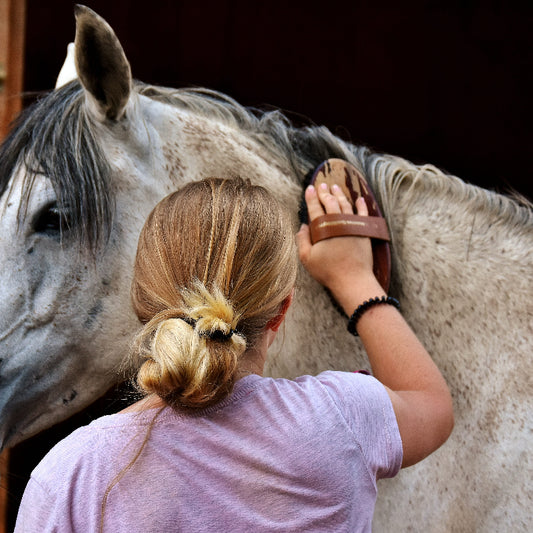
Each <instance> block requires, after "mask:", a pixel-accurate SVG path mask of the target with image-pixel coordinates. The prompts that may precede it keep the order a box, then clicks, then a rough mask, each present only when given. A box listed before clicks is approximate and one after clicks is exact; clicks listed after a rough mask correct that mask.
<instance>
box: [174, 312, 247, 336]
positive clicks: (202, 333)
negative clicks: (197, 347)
mask: <svg viewBox="0 0 533 533" xmlns="http://www.w3.org/2000/svg"><path fill="white" fill-rule="evenodd" d="M178 318H179V319H180V320H183V322H185V323H187V324H189V326H191V327H192V328H195V327H196V323H197V322H198V320H195V319H194V318H190V317H187V316H180V317H178ZM200 318H201V317H200ZM234 333H237V331H236V330H234V329H233V328H232V329H230V330H229V331H228V333H224V332H223V331H221V330H220V329H215V330H213V331H200V332H198V335H199V336H200V337H209V338H210V339H211V340H214V341H228V340H230V339H231V337H232V336H233V334H234Z"/></svg>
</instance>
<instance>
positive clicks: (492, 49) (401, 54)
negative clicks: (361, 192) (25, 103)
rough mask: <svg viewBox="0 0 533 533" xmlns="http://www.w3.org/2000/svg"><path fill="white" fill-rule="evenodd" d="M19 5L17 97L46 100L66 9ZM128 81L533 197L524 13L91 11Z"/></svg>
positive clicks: (65, 35)
mask: <svg viewBox="0 0 533 533" xmlns="http://www.w3.org/2000/svg"><path fill="white" fill-rule="evenodd" d="M27 1H28V9H27V13H28V21H27V35H28V36H27V48H26V69H25V89H26V90H29V91H34V90H43V89H50V88H51V87H53V85H54V83H55V78H56V76H57V73H58V72H59V70H60V68H61V65H62V63H63V59H64V55H65V52H66V44H67V43H68V42H69V41H72V40H73V39H74V16H73V5H74V3H73V2H69V1H66V0H48V1H46V2H42V1H40V0H27ZM87 5H89V7H91V8H92V9H94V10H95V11H96V12H98V13H99V14H100V15H102V16H103V17H104V18H105V19H106V20H107V21H108V22H109V23H110V24H111V26H112V27H113V28H114V29H115V31H116V33H117V35H118V37H119V39H120V41H121V42H122V45H123V47H124V50H125V52H126V55H127V56H128V58H129V60H130V62H131V64H132V71H133V75H134V77H136V78H137V79H140V80H142V81H145V82H150V83H156V84H159V85H167V86H171V87H180V86H190V85H199V86H207V87H210V88H213V89H218V90H221V91H223V92H225V93H228V94H229V95H230V96H233V97H234V98H236V99H237V100H238V101H239V102H241V103H242V104H245V105H252V106H262V105H269V106H274V107H278V108H281V109H283V110H285V111H287V112H289V115H290V116H291V117H292V118H294V119H296V121H297V122H298V121H299V120H300V116H304V117H308V118H310V119H311V120H312V121H313V122H314V123H317V124H324V125H326V126H328V127H329V128H330V129H331V130H332V131H333V132H334V133H336V134H337V135H339V136H341V137H343V138H344V139H345V140H350V141H352V142H353V143H355V144H365V145H367V146H370V147H371V148H373V149H374V150H376V151H379V152H387V153H392V154H396V155H401V156H403V157H405V158H407V159H410V160H411V161H413V162H416V163H433V164H435V165H437V166H439V167H441V168H442V169H444V170H445V171H447V172H448V173H451V174H454V175H456V176H459V177H460V178H462V179H464V180H465V181H468V182H472V183H476V184H479V185H481V186H484V187H486V188H491V189H496V190H498V191H500V192H507V191H508V190H509V189H510V188H511V187H512V188H514V189H516V190H518V191H519V192H521V193H523V194H525V195H527V196H529V198H530V199H531V198H532V197H533V183H532V179H531V171H530V165H529V153H530V144H531V143H530V141H531V134H530V127H529V124H530V119H529V117H528V116H529V111H530V99H531V94H532V91H531V89H532V86H533V84H532V67H533V60H532V47H531V41H532V38H531V33H532V32H531V28H532V26H533V2H522V3H519V2H493V1H490V0H485V1H462V2H457V1H455V2H454V1H446V2H444V1H433V2H429V1H416V0H415V1H405V2H397V1H394V2H380V1H376V2H370V1H361V2H357V1H352V2H347V1H338V0H330V1H329V2H327V1H323V2H312V1H309V2H290V1H289V0H284V1H280V0H271V1H269V2H261V1H256V2H251V1H249V0H247V1H244V0H218V1H216V2H215V1H210V0H192V1H191V0H184V1H164V0H152V1H151V2H143V3H142V4H141V3H140V2H133V1H127V0H113V1H109V0H98V1H97V0H87Z"/></svg>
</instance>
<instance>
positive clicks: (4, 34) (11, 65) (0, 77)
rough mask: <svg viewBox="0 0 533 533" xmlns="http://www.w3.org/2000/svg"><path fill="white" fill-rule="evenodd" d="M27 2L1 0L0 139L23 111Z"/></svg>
mask: <svg viewBox="0 0 533 533" xmlns="http://www.w3.org/2000/svg"><path fill="white" fill-rule="evenodd" d="M25 26H26V1H25V0H0V139H3V138H4V137H5V136H6V134H7V132H8V131H9V125H10V123H11V121H12V120H13V119H14V118H15V117H16V116H17V114H18V113H19V112H20V110H21V108H22V99H21V93H22V83H23V75H24V38H25Z"/></svg>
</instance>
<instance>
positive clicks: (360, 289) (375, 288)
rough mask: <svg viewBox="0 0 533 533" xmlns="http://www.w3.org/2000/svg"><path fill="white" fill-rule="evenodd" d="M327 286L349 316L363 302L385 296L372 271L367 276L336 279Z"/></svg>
mask: <svg viewBox="0 0 533 533" xmlns="http://www.w3.org/2000/svg"><path fill="white" fill-rule="evenodd" d="M327 287H328V289H329V291H330V292H331V294H332V296H333V297H334V298H335V300H336V301H337V302H338V303H339V305H340V306H341V307H342V308H343V309H344V312H345V313H346V314H347V315H348V316H351V315H352V313H353V312H354V310H355V309H356V308H357V307H359V306H360V305H361V304H362V303H363V302H365V301H367V300H370V299H372V298H381V297H382V296H387V294H386V292H385V291H384V290H383V287H381V285H380V284H379V282H378V281H377V280H376V278H375V276H374V275H373V274H372V273H371V274H370V275H368V276H357V277H356V278H354V277H351V278H349V279H346V280H337V281H336V282H334V283H328V285H327Z"/></svg>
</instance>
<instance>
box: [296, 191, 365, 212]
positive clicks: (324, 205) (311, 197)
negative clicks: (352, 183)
mask: <svg viewBox="0 0 533 533" xmlns="http://www.w3.org/2000/svg"><path fill="white" fill-rule="evenodd" d="M359 200H361V198H360V199H359ZM359 200H358V202H359V204H358V203H357V202H356V206H357V205H360V207H359V208H358V211H357V212H358V213H359V214H360V215H363V214H365V215H368V210H366V206H365V205H364V201H363V202H362V203H361V202H360V201H359ZM305 201H306V203H307V211H308V213H309V219H310V220H314V219H315V218H317V217H319V216H322V215H324V214H326V213H327V214H334V213H345V214H353V212H354V208H353V207H352V204H351V203H350V201H349V200H348V198H346V195H345V194H344V192H343V190H342V189H341V188H340V187H339V186H338V185H333V186H332V187H331V190H330V189H329V187H328V186H327V184H326V183H321V184H320V185H319V186H318V187H314V186H313V185H310V186H309V187H307V189H306V191H305ZM360 209H362V210H363V211H364V210H366V211H365V212H363V211H360Z"/></svg>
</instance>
